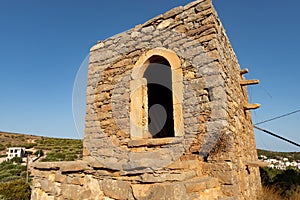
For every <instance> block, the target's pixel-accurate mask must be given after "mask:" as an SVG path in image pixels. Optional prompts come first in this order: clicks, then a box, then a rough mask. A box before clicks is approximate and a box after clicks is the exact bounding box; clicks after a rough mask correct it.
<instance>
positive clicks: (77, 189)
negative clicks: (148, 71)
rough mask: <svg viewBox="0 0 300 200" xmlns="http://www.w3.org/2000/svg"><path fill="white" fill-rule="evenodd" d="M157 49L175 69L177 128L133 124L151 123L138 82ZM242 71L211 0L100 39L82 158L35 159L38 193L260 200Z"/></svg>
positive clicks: (91, 70)
mask: <svg viewBox="0 0 300 200" xmlns="http://www.w3.org/2000/svg"><path fill="white" fill-rule="evenodd" d="M153 56H156V57H157V56H158V57H163V58H164V59H166V60H167V61H168V62H169V64H170V67H171V70H172V92H173V110H174V129H175V132H176V133H175V136H176V137H172V138H159V139H156V138H143V137H142V135H143V134H136V132H133V131H132V130H133V129H134V130H143V129H144V126H145V125H144V124H143V122H142V120H141V123H140V122H139V118H140V117H137V118H136V119H133V118H134V116H137V115H138V116H143V112H144V111H143V108H142V107H143V105H142V104H143V103H142V99H143V98H144V97H143V95H142V93H143V91H142V90H139V88H141V87H139V85H137V87H133V85H136V84H137V83H139V82H142V81H140V78H141V77H143V73H144V70H145V68H146V67H145V63H147V62H149V61H151V58H152V57H153ZM243 80H244V77H243V73H241V69H240V66H239V64H238V61H237V58H236V56H235V54H234V52H233V49H232V47H231V45H230V42H229V39H228V37H227V36H226V33H225V30H224V28H223V26H222V24H221V22H220V20H219V18H218V15H217V13H216V11H215V10H214V8H213V6H212V2H211V0H198V1H194V2H191V3H190V4H188V5H186V6H181V7H177V8H174V9H172V10H170V11H168V12H167V13H165V14H162V15H159V16H157V17H155V18H153V19H151V20H149V21H147V22H146V23H144V24H142V25H137V26H136V27H135V28H133V29H131V30H129V31H126V32H124V33H121V34H118V35H116V36H113V37H112V38H109V39H107V40H105V41H99V42H98V44H97V45H95V46H94V47H92V48H91V53H90V64H89V72H88V86H87V115H86V129H85V138H84V158H83V161H78V162H62V163H38V164H36V165H35V166H34V168H35V171H34V172H33V175H34V176H35V178H34V188H33V194H32V199H43V198H44V199H97V198H98V199H102V198H106V199H256V197H257V194H258V192H259V190H260V178H259V170H258V164H257V162H256V161H257V154H256V146H255V140H254V133H253V128H252V122H251V114H250V112H249V111H248V110H247V109H245V105H248V104H249V103H248V96H247V90H246V88H245V87H244V86H242V85H241V84H240V83H241V81H243ZM133 88H134V89H133ZM136 92H138V95H136V94H135V93H136ZM132 102H141V105H139V103H132ZM141 118H142V117H141ZM253 163H255V164H253Z"/></svg>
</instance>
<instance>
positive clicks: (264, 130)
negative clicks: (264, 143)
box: [253, 125, 300, 147]
mask: <svg viewBox="0 0 300 200" xmlns="http://www.w3.org/2000/svg"><path fill="white" fill-rule="evenodd" d="M253 127H254V128H256V129H257V130H260V131H263V132H265V133H267V134H269V135H272V136H274V137H277V138H279V139H281V140H284V141H286V142H288V143H290V144H293V145H295V146H297V147H300V144H298V143H296V142H293V141H291V140H289V139H286V138H284V137H281V136H280V135H277V134H275V133H272V132H271V131H267V130H266V129H263V128H260V127H258V126H255V125H253Z"/></svg>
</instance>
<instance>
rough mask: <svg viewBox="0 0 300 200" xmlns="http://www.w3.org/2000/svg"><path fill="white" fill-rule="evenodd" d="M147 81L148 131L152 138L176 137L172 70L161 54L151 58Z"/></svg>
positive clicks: (146, 74) (145, 74)
mask: <svg viewBox="0 0 300 200" xmlns="http://www.w3.org/2000/svg"><path fill="white" fill-rule="evenodd" d="M144 78H145V79H146V81H147V96H148V98H147V99H148V102H145V103H147V104H148V105H147V106H146V107H147V109H148V112H147V114H148V131H149V135H150V137H152V138H164V137H174V136H175V133H174V119H173V94H172V71H171V66H170V63H169V62H168V61H167V60H166V59H165V58H163V57H161V56H152V57H151V58H149V66H148V67H147V69H146V71H145V73H144Z"/></svg>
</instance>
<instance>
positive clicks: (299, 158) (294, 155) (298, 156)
mask: <svg viewBox="0 0 300 200" xmlns="http://www.w3.org/2000/svg"><path fill="white" fill-rule="evenodd" d="M257 154H258V156H261V155H264V156H267V157H268V158H274V159H281V158H288V159H289V161H296V162H300V152H276V151H267V150H261V149H258V150H257Z"/></svg>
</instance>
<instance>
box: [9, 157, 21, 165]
mask: <svg viewBox="0 0 300 200" xmlns="http://www.w3.org/2000/svg"><path fill="white" fill-rule="evenodd" d="M10 162H12V163H18V164H21V163H22V162H23V160H22V158H20V157H14V158H12V159H11V160H10Z"/></svg>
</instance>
